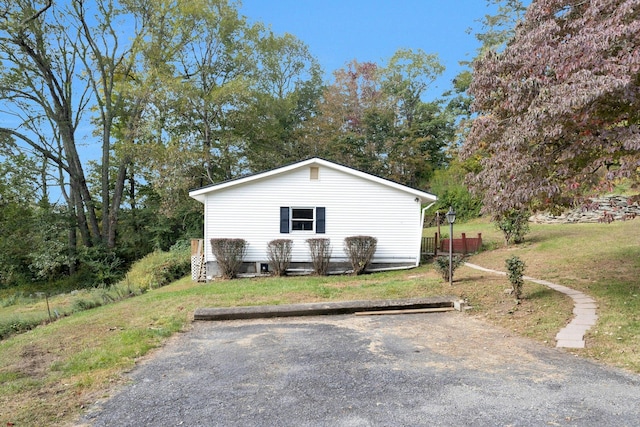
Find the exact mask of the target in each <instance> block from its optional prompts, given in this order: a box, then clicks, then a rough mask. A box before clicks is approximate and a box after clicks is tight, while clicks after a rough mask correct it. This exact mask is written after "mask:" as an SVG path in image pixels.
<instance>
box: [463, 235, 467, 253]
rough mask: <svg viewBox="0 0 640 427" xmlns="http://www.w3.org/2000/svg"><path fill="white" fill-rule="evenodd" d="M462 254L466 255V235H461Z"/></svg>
mask: <svg viewBox="0 0 640 427" xmlns="http://www.w3.org/2000/svg"><path fill="white" fill-rule="evenodd" d="M462 254H463V255H466V254H467V235H466V234H465V233H462Z"/></svg>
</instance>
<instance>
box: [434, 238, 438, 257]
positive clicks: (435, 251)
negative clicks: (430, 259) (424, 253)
mask: <svg viewBox="0 0 640 427" xmlns="http://www.w3.org/2000/svg"><path fill="white" fill-rule="evenodd" d="M438 246H439V242H438V233H435V234H434V236H433V256H438Z"/></svg>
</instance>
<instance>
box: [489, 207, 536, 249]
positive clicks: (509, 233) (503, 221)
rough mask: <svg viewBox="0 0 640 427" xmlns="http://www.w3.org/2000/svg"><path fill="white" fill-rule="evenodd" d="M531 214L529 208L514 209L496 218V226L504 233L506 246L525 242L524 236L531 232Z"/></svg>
mask: <svg viewBox="0 0 640 427" xmlns="http://www.w3.org/2000/svg"><path fill="white" fill-rule="evenodd" d="M529 216H530V213H529V211H528V210H517V209H512V210H510V211H508V212H505V213H503V214H502V215H500V216H498V217H497V218H496V219H495V224H496V227H497V228H498V230H500V231H502V234H504V244H505V245H506V246H508V245H510V244H512V243H515V244H518V243H522V242H524V236H525V235H526V234H527V233H529Z"/></svg>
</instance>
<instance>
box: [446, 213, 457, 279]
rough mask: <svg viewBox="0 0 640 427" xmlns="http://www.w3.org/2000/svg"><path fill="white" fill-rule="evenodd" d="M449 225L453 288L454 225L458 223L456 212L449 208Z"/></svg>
mask: <svg viewBox="0 0 640 427" xmlns="http://www.w3.org/2000/svg"><path fill="white" fill-rule="evenodd" d="M446 216H447V222H448V223H449V286H453V223H454V222H456V212H455V211H454V210H453V206H449V212H447V214H446Z"/></svg>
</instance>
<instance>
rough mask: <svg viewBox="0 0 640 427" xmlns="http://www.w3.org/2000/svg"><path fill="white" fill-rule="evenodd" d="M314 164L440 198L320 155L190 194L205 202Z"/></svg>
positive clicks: (423, 198) (422, 200)
mask: <svg viewBox="0 0 640 427" xmlns="http://www.w3.org/2000/svg"><path fill="white" fill-rule="evenodd" d="M312 165H317V166H322V167H327V168H331V169H335V170H339V171H342V172H344V173H347V174H350V175H353V176H357V177H360V178H363V179H366V180H369V181H372V182H376V183H378V184H382V185H385V186H388V187H391V188H395V189H396V190H399V191H403V192H405V193H409V194H411V195H414V196H415V197H416V198H417V199H418V200H416V201H419V202H420V203H421V204H423V203H429V202H435V201H436V200H438V198H437V197H436V196H435V195H433V194H430V193H427V192H425V191H421V190H418V189H415V188H412V187H408V186H406V185H403V184H400V183H397V182H394V181H390V180H388V179H385V178H381V177H378V176H375V175H371V174H368V173H366V172H362V171H359V170H357V169H353V168H350V167H347V166H343V165H339V164H337V163H333V162H330V161H328V160H324V159H320V158H318V157H314V158H311V159H308V160H303V161H301V162H297V163H292V164H290V165H287V166H283V167H280V168H277V169H272V170H270V171H267V172H262V173H258V174H254V175H249V176H246V177H241V178H237V179H233V180H230V181H225V182H221V183H218V184H212V185H209V186H206V187H202V188H198V189H195V190H192V191H190V192H189V196H190V197H192V198H193V199H195V200H197V201H199V202H200V203H204V202H205V199H206V196H207V194H210V193H213V192H216V191H220V190H223V189H226V188H230V187H234V186H239V185H243V184H247V183H250V182H254V181H258V180H262V179H266V178H269V177H272V176H276V175H280V174H283V173H287V172H289V171H292V170H296V169H299V168H302V167H307V166H312Z"/></svg>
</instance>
